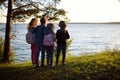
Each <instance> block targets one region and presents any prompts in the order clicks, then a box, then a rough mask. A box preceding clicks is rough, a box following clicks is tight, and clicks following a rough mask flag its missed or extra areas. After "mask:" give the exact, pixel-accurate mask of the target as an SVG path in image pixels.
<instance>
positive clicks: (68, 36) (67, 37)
mask: <svg viewBox="0 0 120 80" xmlns="http://www.w3.org/2000/svg"><path fill="white" fill-rule="evenodd" d="M65 38H66V39H69V38H70V35H69V33H68V31H67V30H66V34H65Z"/></svg>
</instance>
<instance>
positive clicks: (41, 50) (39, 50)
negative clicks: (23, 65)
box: [36, 45, 45, 66]
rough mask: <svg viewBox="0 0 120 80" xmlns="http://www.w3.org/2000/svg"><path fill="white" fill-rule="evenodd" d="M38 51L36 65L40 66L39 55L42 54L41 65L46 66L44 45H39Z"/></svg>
mask: <svg viewBox="0 0 120 80" xmlns="http://www.w3.org/2000/svg"><path fill="white" fill-rule="evenodd" d="M36 47H37V50H36V65H37V66H39V54H40V52H41V65H44V58H45V50H44V47H43V45H37V46H36Z"/></svg>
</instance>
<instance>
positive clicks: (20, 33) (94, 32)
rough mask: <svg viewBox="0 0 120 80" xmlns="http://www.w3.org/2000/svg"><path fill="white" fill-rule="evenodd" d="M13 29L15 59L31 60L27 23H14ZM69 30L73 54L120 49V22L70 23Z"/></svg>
mask: <svg viewBox="0 0 120 80" xmlns="http://www.w3.org/2000/svg"><path fill="white" fill-rule="evenodd" d="M4 27H5V24H0V29H1V28H4ZM57 29H59V27H58V24H55V31H56V30H57ZM12 30H13V34H15V35H16V37H15V38H14V39H12V40H11V43H12V46H13V49H14V52H15V60H16V61H20V62H21V61H25V60H30V56H31V53H30V45H29V44H27V43H26V41H25V34H26V33H27V30H26V24H14V25H12ZM67 30H68V31H69V34H70V37H71V39H72V44H71V45H70V47H69V53H70V54H71V55H76V56H78V55H81V54H87V53H89V54H92V53H95V52H102V51H104V50H105V49H114V48H117V49H119V50H120V24H68V25H67ZM0 36H2V37H3V38H4V33H3V32H0Z"/></svg>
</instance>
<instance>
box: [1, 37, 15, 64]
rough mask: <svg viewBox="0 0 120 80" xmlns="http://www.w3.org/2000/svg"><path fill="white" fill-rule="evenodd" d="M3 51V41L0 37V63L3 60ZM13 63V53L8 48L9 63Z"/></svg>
mask: <svg viewBox="0 0 120 80" xmlns="http://www.w3.org/2000/svg"><path fill="white" fill-rule="evenodd" d="M3 49H4V40H3V39H2V37H0V61H2V59H3ZM13 61H14V52H13V49H12V47H10V53H9V62H13Z"/></svg>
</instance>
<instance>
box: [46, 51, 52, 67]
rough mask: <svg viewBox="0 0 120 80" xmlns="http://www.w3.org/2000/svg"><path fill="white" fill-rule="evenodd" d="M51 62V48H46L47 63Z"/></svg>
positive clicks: (50, 63)
mask: <svg viewBox="0 0 120 80" xmlns="http://www.w3.org/2000/svg"><path fill="white" fill-rule="evenodd" d="M52 64H53V50H51V49H48V50H47V65H51V66H52Z"/></svg>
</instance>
